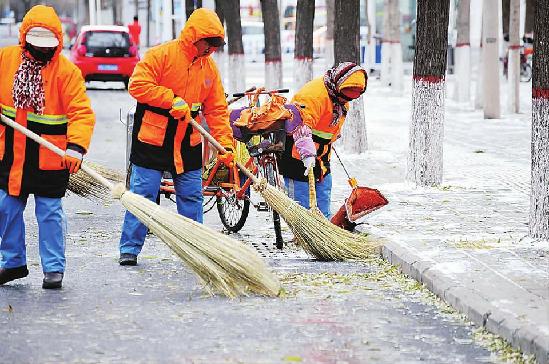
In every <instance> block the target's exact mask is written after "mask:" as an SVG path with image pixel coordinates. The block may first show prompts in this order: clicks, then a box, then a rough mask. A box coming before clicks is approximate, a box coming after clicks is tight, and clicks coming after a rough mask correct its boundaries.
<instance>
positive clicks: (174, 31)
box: [172, 0, 177, 39]
mask: <svg viewBox="0 0 549 364" xmlns="http://www.w3.org/2000/svg"><path fill="white" fill-rule="evenodd" d="M174 5H175V4H174V0H172V13H173V12H174V10H175V6H174ZM176 30H177V25H176V23H175V16H172V39H176V38H177V32H176Z"/></svg>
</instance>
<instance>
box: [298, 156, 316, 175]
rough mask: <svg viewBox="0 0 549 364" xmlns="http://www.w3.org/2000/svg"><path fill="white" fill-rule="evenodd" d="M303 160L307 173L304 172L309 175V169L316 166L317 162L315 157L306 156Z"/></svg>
mask: <svg viewBox="0 0 549 364" xmlns="http://www.w3.org/2000/svg"><path fill="white" fill-rule="evenodd" d="M301 161H302V162H303V166H304V167H305V173H303V175H304V176H308V175H309V171H310V170H311V169H312V168H314V166H315V163H316V158H315V157H305V158H303V159H302V160H301Z"/></svg>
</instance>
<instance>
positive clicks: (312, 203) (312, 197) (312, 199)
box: [309, 168, 316, 209]
mask: <svg viewBox="0 0 549 364" xmlns="http://www.w3.org/2000/svg"><path fill="white" fill-rule="evenodd" d="M315 183H316V181H315V172H314V171H313V168H311V169H309V208H310V209H313V208H316V186H315Z"/></svg>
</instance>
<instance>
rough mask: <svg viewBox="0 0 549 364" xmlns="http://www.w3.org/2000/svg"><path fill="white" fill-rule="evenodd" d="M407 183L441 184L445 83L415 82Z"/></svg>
mask: <svg viewBox="0 0 549 364" xmlns="http://www.w3.org/2000/svg"><path fill="white" fill-rule="evenodd" d="M413 87H414V89H413V95H412V120H411V123H410V133H409V155H408V163H407V173H406V180H407V181H410V182H413V183H415V184H417V185H420V186H436V185H439V184H440V183H442V169H443V168H442V166H443V164H442V161H443V158H442V157H443V148H442V147H443V145H442V143H443V138H444V97H445V96H444V94H445V91H444V90H445V82H444V81H440V82H429V81H425V80H414V86H413Z"/></svg>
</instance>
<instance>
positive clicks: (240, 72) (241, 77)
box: [228, 54, 246, 93]
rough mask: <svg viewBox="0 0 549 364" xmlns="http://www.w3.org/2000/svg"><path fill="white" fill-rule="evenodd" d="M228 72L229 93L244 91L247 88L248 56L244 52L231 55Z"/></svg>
mask: <svg viewBox="0 0 549 364" xmlns="http://www.w3.org/2000/svg"><path fill="white" fill-rule="evenodd" d="M228 73H229V87H228V93H235V92H244V91H245V90H246V58H245V56H244V55H243V54H230V55H229V72H228Z"/></svg>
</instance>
